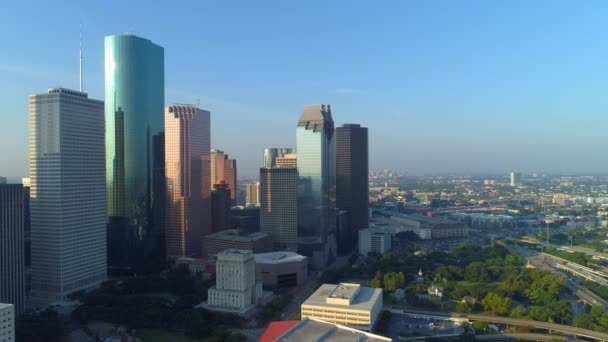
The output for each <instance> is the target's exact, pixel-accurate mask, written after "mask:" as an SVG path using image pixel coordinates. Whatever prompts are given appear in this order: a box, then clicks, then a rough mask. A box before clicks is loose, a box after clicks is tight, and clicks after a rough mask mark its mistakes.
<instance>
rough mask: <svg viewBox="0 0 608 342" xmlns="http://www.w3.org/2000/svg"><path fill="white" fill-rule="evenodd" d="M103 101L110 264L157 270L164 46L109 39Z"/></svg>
mask: <svg viewBox="0 0 608 342" xmlns="http://www.w3.org/2000/svg"><path fill="white" fill-rule="evenodd" d="M105 98H106V102H105V104H106V105H105V124H106V187H107V208H108V266H109V269H110V271H112V272H119V271H123V272H132V271H134V270H136V269H141V268H142V267H144V265H145V266H146V267H147V268H149V269H150V268H152V269H153V268H156V267H158V266H160V265H161V263H162V260H163V259H164V254H165V243H164V234H165V229H164V199H165V193H164V189H165V181H164V177H165V152H164V148H165V142H164V115H163V114H164V99H165V76H164V50H163V48H162V47H160V46H158V45H156V44H154V43H152V42H151V41H150V40H148V39H145V38H140V37H137V36H134V35H130V34H127V35H118V36H108V37H106V38H105Z"/></svg>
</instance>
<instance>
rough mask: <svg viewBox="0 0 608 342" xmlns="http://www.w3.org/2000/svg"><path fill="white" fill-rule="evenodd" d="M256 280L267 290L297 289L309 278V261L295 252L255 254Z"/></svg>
mask: <svg viewBox="0 0 608 342" xmlns="http://www.w3.org/2000/svg"><path fill="white" fill-rule="evenodd" d="M255 272H256V279H258V280H261V281H262V285H263V286H264V287H265V288H286V287H296V286H300V285H301V284H303V283H304V281H305V280H306V279H307V277H308V260H307V258H306V257H305V256H302V255H299V254H297V253H294V252H284V251H281V252H271V253H259V254H255Z"/></svg>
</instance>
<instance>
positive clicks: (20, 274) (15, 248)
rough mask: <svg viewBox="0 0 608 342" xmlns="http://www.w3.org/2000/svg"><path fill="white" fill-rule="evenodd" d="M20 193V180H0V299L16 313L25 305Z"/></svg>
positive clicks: (23, 233)
mask: <svg viewBox="0 0 608 342" xmlns="http://www.w3.org/2000/svg"><path fill="white" fill-rule="evenodd" d="M23 194H24V192H23V186H22V185H21V184H0V303H10V304H13V305H14V310H15V312H16V313H17V314H20V313H22V312H23V310H24V308H25V251H24V247H25V242H24V235H25V229H24V217H25V215H24V212H25V210H24V209H25V208H24V201H23ZM0 305H2V304H0ZM1 324H2V321H1V320H0V326H1ZM0 329H1V328H0ZM2 338H3V336H2V334H1V333H0V341H3V340H2Z"/></svg>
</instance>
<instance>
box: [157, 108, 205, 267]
mask: <svg viewBox="0 0 608 342" xmlns="http://www.w3.org/2000/svg"><path fill="white" fill-rule="evenodd" d="M209 124H210V113H209V112H208V111H205V110H201V109H199V108H196V107H194V106H188V105H175V106H170V107H167V108H166V109H165V164H166V168H165V179H166V184H167V199H166V203H165V206H166V212H165V229H166V244H167V257H168V258H172V259H175V258H179V257H182V256H196V255H199V254H200V253H201V243H202V239H203V237H204V236H205V235H208V234H211V224H212V219H211V186H210V178H211V160H210V155H209V149H210V144H211V134H210V127H209Z"/></svg>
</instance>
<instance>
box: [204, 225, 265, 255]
mask: <svg viewBox="0 0 608 342" xmlns="http://www.w3.org/2000/svg"><path fill="white" fill-rule="evenodd" d="M226 249H247V250H251V251H253V252H254V253H267V252H271V251H272V237H271V236H270V235H269V234H267V233H261V232H257V233H242V232H239V231H238V230H232V229H229V230H224V231H221V232H217V233H213V234H210V235H207V236H205V237H204V238H203V256H214V255H217V254H219V253H220V252H222V251H224V250H226Z"/></svg>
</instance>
